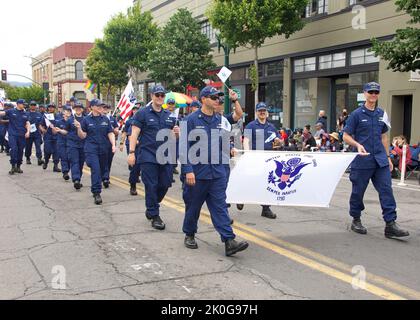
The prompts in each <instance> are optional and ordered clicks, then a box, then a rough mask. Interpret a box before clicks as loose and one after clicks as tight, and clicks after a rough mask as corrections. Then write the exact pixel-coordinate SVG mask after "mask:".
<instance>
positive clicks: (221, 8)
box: [207, 0, 308, 102]
mask: <svg viewBox="0 0 420 320" xmlns="http://www.w3.org/2000/svg"><path fill="white" fill-rule="evenodd" d="M307 3H308V0H248V1H243V0H214V1H213V4H212V5H211V6H210V8H209V10H208V12H207V16H208V17H209V20H210V23H211V24H212V26H213V27H214V28H215V29H217V30H219V32H220V38H221V39H222V40H223V41H224V42H226V43H227V44H229V46H230V47H231V48H233V49H235V48H237V47H239V46H244V47H247V48H249V49H252V50H254V64H253V66H251V70H250V75H251V79H252V86H253V89H254V91H255V102H258V85H259V77H258V48H260V47H261V46H262V45H263V44H264V42H265V41H266V40H267V39H269V38H271V37H274V36H276V35H284V36H285V37H286V38H289V37H290V36H291V35H292V34H293V33H295V32H296V31H298V30H301V29H302V28H303V27H304V21H303V20H302V18H301V17H302V13H303V12H304V10H305V7H306V5H307Z"/></svg>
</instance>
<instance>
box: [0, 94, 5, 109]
mask: <svg viewBox="0 0 420 320" xmlns="http://www.w3.org/2000/svg"><path fill="white" fill-rule="evenodd" d="M4 102H5V101H4V98H3V97H0V108H2V109H3V107H4Z"/></svg>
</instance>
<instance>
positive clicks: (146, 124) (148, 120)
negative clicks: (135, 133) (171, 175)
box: [132, 106, 175, 164]
mask: <svg viewBox="0 0 420 320" xmlns="http://www.w3.org/2000/svg"><path fill="white" fill-rule="evenodd" d="M132 119H133V121H132V125H133V126H136V127H138V128H140V130H141V131H140V137H139V141H140V145H139V148H137V150H138V151H137V162H138V163H156V164H157V163H158V162H157V160H156V151H157V149H158V148H159V147H160V146H161V145H162V144H163V143H164V142H163V141H156V136H157V134H158V132H159V130H161V129H170V130H172V129H173V128H174V126H175V120H174V118H171V113H170V112H169V111H168V110H165V109H162V111H161V112H156V111H154V110H153V108H152V107H151V106H149V107H145V108H143V109H140V110H139V111H137V112H136V114H135V115H134V116H133V118H132Z"/></svg>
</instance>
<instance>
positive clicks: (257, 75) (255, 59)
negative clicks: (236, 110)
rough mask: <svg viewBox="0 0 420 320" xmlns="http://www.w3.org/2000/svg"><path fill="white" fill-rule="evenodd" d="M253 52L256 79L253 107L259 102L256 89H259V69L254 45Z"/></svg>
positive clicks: (256, 49) (256, 50)
mask: <svg viewBox="0 0 420 320" xmlns="http://www.w3.org/2000/svg"><path fill="white" fill-rule="evenodd" d="M254 50H255V51H254V52H255V57H254V66H255V70H256V79H257V86H256V89H255V106H254V108H255V107H256V105H257V104H258V102H260V101H259V98H258V93H259V92H258V91H259V90H258V89H259V85H260V77H259V70H258V47H255V48H254Z"/></svg>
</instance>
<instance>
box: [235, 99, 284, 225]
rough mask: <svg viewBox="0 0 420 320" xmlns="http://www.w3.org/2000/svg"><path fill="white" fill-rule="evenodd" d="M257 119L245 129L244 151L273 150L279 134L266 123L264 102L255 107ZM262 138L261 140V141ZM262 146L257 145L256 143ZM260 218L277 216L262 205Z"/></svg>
mask: <svg viewBox="0 0 420 320" xmlns="http://www.w3.org/2000/svg"><path fill="white" fill-rule="evenodd" d="M255 109H256V111H257V117H256V119H255V120H254V121H252V122H250V123H249V124H248V125H247V126H246V127H245V138H244V149H245V150H268V151H270V150H273V147H274V146H275V145H276V144H277V145H278V144H280V142H281V139H280V134H279V132H278V131H277V129H276V128H275V127H274V126H273V125H272V124H271V123H270V122H268V108H267V104H266V103H265V102H260V103H258V104H257V105H256V108H255ZM261 138H263V139H261ZM260 140H261V142H264V144H261V145H258V142H259V141H260ZM237 208H238V210H242V209H243V205H242V204H238V205H237ZM261 216H262V217H264V218H268V219H276V218H277V215H276V214H275V213H274V212H273V211H271V208H270V206H267V205H263V206H262V211H261Z"/></svg>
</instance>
